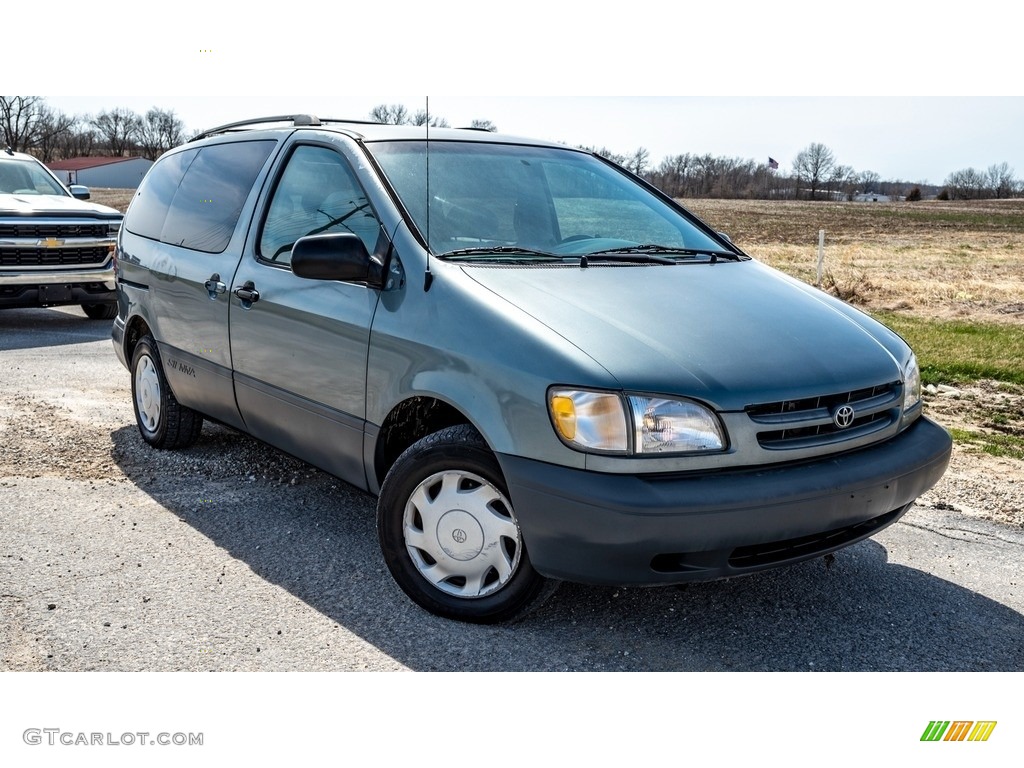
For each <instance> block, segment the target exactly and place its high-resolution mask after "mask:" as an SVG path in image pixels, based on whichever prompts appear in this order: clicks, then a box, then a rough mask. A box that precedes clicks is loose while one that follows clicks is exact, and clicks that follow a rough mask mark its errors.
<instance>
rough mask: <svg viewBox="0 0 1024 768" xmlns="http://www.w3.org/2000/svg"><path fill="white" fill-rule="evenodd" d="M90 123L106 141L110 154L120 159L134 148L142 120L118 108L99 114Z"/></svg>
mask: <svg viewBox="0 0 1024 768" xmlns="http://www.w3.org/2000/svg"><path fill="white" fill-rule="evenodd" d="M90 123H91V124H92V125H93V127H95V128H96V130H97V131H99V134H100V137H101V138H102V139H103V140H104V141H106V144H107V149H109V150H110V154H112V155H114V156H115V157H121V156H122V155H125V154H126V153H127V152H128V150H130V149H132V148H134V147H135V144H136V141H137V140H138V134H139V128H140V127H141V125H142V118H140V117H139V116H138V115H137V114H135V113H134V112H132V111H131V110H130V109H122V108H120V107H118V108H117V109H112V110H110V111H109V112H100V114H99V115H98V116H97V117H95V118H93V119H92V120H91V121H90Z"/></svg>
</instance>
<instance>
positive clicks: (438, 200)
mask: <svg viewBox="0 0 1024 768" xmlns="http://www.w3.org/2000/svg"><path fill="white" fill-rule="evenodd" d="M370 148H371V151H372V152H373V153H374V156H375V157H376V158H377V160H378V162H379V163H380V165H381V167H382V169H383V170H384V173H385V175H386V176H387V178H388V180H389V181H390V182H391V184H392V186H393V187H394V189H395V191H396V192H397V193H398V195H399V197H400V198H401V199H402V203H403V204H404V205H405V208H406V210H408V212H409V215H410V216H411V217H412V219H413V223H414V224H415V226H416V228H417V229H419V231H420V232H421V233H422V234H423V235H424V236H425V239H427V240H428V242H429V244H430V249H431V250H432V251H433V252H434V253H435V254H437V255H439V256H441V257H444V256H445V255H446V254H448V255H449V256H450V257H451V258H459V259H467V258H474V259H482V258H487V257H488V255H489V254H500V255H501V258H502V259H511V258H516V257H518V258H520V259H545V258H547V260H549V261H550V260H551V258H550V257H551V256H563V255H577V256H582V255H585V254H598V253H615V252H621V251H627V252H629V251H630V250H631V249H637V248H640V249H642V250H646V251H651V250H656V251H657V253H659V254H664V255H669V254H672V253H675V252H678V253H679V254H680V255H682V254H684V253H685V254H689V255H690V256H691V257H692V255H693V254H694V253H701V254H706V255H709V256H711V255H713V254H722V255H725V254H728V255H730V256H733V257H735V255H734V254H733V253H731V252H730V251H728V249H727V248H726V247H725V246H723V245H722V244H721V243H720V242H718V241H716V240H714V239H713V238H712V237H710V236H709V235H707V234H706V233H705V232H704V231H702V230H701V229H700V228H698V227H697V225H695V224H694V223H693V222H691V221H689V220H688V219H687V218H686V217H685V216H683V215H682V214H681V213H679V212H678V211H677V210H676V209H674V208H672V207H671V206H670V205H668V204H667V203H666V202H664V201H663V200H662V199H660V198H659V197H657V196H656V195H654V194H652V193H651V192H649V191H648V190H647V189H645V188H644V187H642V186H641V185H639V184H637V183H636V182H635V181H633V180H632V179H631V178H630V177H629V176H628V175H626V174H625V173H622V172H620V171H618V170H616V169H615V168H613V167H611V166H609V165H608V164H606V163H603V162H601V161H600V160H598V159H596V158H594V157H592V156H590V155H588V154H586V153H583V152H577V151H573V150H569V149H564V150H563V149H557V148H547V147H530V146H522V145H509V144H487V143H473V142H443V141H437V142H431V144H430V158H429V166H430V190H429V222H428V203H427V199H428V192H427V183H426V168H427V159H426V154H425V143H424V142H421V141H416V142H385V143H380V144H372V145H370ZM650 260H651V259H650V258H649V257H646V258H645V259H644V261H650Z"/></svg>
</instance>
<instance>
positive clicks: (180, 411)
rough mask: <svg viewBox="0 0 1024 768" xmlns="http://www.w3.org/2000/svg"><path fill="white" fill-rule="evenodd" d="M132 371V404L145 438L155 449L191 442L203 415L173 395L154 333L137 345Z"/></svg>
mask: <svg viewBox="0 0 1024 768" xmlns="http://www.w3.org/2000/svg"><path fill="white" fill-rule="evenodd" d="M131 373H132V406H133V407H134V409H135V421H136V423H137V424H138V425H139V432H140V433H141V434H142V439H143V440H145V441H146V442H147V443H149V444H150V445H152V446H153V447H154V448H187V447H188V446H190V445H192V443H194V442H195V441H196V438H197V437H199V433H200V432H201V431H202V429H203V416H202V414H200V413H197V412H196V411H193V410H192V409H191V408H186V407H185V406H184V405H181V404H180V403H179V402H178V401H177V399H176V398H175V397H174V393H173V392H172V391H171V388H170V386H169V385H168V383H167V378H166V377H165V376H164V369H163V365H162V363H161V362H160V353H159V352H158V351H157V348H156V342H155V341H153V337H152V336H148V335H147V336H143V337H142V338H141V339H139V342H138V344H136V345H135V352H134V354H133V355H132V368H131Z"/></svg>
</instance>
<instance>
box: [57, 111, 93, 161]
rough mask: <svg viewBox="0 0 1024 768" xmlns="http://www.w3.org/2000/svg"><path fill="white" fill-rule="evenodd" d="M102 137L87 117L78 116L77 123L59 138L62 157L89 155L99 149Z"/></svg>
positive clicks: (59, 149) (58, 150) (58, 145)
mask: <svg viewBox="0 0 1024 768" xmlns="http://www.w3.org/2000/svg"><path fill="white" fill-rule="evenodd" d="M99 143H100V137H99V134H98V133H96V129H95V128H93V127H92V124H91V123H89V121H88V119H87V118H83V117H76V118H75V123H74V125H72V126H71V127H70V128H69V129H68V130H67V131H65V132H64V133H63V134H61V135H60V136H59V137H58V139H57V152H58V154H59V155H60V156H61V157H89V156H90V155H93V154H96V152H97V151H98V150H99Z"/></svg>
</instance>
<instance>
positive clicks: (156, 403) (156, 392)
mask: <svg viewBox="0 0 1024 768" xmlns="http://www.w3.org/2000/svg"><path fill="white" fill-rule="evenodd" d="M135 404H136V405H137V406H138V409H139V421H141V422H142V426H144V427H145V428H146V430H147V431H149V432H155V431H156V427H157V424H159V423H160V376H159V374H158V373H157V370H156V364H155V363H154V362H153V358H151V357H150V356H149V355H145V356H143V357H142V359H140V360H139V364H138V366H137V367H136V369H135Z"/></svg>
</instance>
